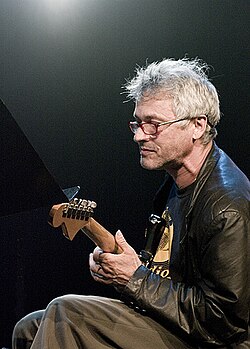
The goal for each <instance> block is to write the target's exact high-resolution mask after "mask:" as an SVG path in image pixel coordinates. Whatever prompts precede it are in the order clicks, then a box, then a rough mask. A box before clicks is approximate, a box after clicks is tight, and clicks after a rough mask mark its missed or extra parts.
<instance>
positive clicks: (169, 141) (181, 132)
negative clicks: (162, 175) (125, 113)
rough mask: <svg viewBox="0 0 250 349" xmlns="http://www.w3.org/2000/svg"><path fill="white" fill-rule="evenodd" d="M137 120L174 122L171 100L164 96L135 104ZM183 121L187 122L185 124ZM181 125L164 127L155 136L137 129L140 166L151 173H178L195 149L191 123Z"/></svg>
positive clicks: (146, 99)
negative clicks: (160, 171)
mask: <svg viewBox="0 0 250 349" xmlns="http://www.w3.org/2000/svg"><path fill="white" fill-rule="evenodd" d="M134 117H135V119H136V121H138V122H157V123H161V122H165V121H170V120H175V119H176V115H175V114H174V112H173V109H172V98H170V97H166V95H165V94H163V93H158V94H156V95H155V94H154V95H153V96H149V97H144V98H142V99H141V100H140V101H139V102H137V103H136V105H135V110H134ZM183 122H184V121H183ZM180 124H182V122H180V123H173V124H170V125H162V126H160V127H159V129H158V133H157V135H156V136H151V135H146V134H145V133H144V132H143V131H142V129H141V128H138V130H137V132H136V133H135V135H134V141H135V142H137V143H138V145H139V150H140V163H141V166H142V167H143V168H146V169H148V170H156V169H164V170H166V171H170V172H171V170H177V169H179V168H181V167H182V165H183V162H184V160H185V158H186V157H188V155H189V154H190V153H191V151H192V149H193V138H192V135H193V129H192V122H189V123H188V125H187V126H185V127H183V125H180Z"/></svg>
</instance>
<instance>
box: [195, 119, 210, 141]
mask: <svg viewBox="0 0 250 349" xmlns="http://www.w3.org/2000/svg"><path fill="white" fill-rule="evenodd" d="M206 126H207V118H206V116H205V115H204V116H203V115H201V116H198V117H197V118H195V119H194V132H193V140H196V139H200V138H201V137H202V136H203V134H204V132H205V131H206Z"/></svg>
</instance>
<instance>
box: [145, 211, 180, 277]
mask: <svg viewBox="0 0 250 349" xmlns="http://www.w3.org/2000/svg"><path fill="white" fill-rule="evenodd" d="M162 217H163V218H164V219H165V220H166V222H167V223H166V227H165V229H164V232H163V234H162V238H161V241H160V243H159V247H158V249H157V252H156V254H155V256H154V259H153V262H152V265H151V268H150V269H151V271H152V272H153V273H155V274H157V275H160V276H161V277H163V278H166V277H168V278H170V276H169V261H170V254H171V246H172V240H173V233H174V227H173V221H172V219H171V217H170V214H169V211H168V208H166V210H165V211H164V212H163V214H162Z"/></svg>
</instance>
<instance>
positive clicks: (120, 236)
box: [115, 230, 128, 251]
mask: <svg viewBox="0 0 250 349" xmlns="http://www.w3.org/2000/svg"><path fill="white" fill-rule="evenodd" d="M115 241H116V242H117V245H118V246H119V247H120V248H121V249H122V250H123V251H124V250H125V249H126V247H127V246H128V243H127V241H126V240H125V238H124V236H123V234H122V232H121V231H120V230H117V232H116V233H115Z"/></svg>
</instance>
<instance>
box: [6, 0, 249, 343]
mask: <svg viewBox="0 0 250 349" xmlns="http://www.w3.org/2000/svg"><path fill="white" fill-rule="evenodd" d="M63 3H64V4H65V8H62V4H63ZM248 6H249V3H248V1H244V0H237V1H236V0H235V1H232V0H220V1H215V0H210V1H208V0H196V1H194V0H188V1H187V0H91V1H87V0H71V1H69V2H68V5H67V1H66V0H65V1H61V2H60V1H52V0H40V1H36V0H23V1H17V0H1V2H0V45H1V51H0V52H1V53H0V72H1V79H0V98H1V99H3V101H4V102H5V103H6V105H7V106H8V108H9V109H10V111H11V112H12V114H13V116H14V117H15V119H16V121H17V122H18V124H19V125H20V127H21V128H22V130H23V131H24V133H25V134H26V136H27V137H28V139H29V141H30V142H31V144H32V145H33V146H34V148H35V149H36V151H37V153H38V154H39V156H40V157H41V158H42V160H43V161H44V163H45V165H46V166H47V168H48V169H49V171H50V172H51V173H52V175H53V176H54V177H55V179H56V181H57V182H58V183H59V185H60V186H61V187H63V188H66V187H70V186H73V185H80V186H81V190H80V193H79V196H81V197H85V198H89V199H91V200H95V201H96V202H97V204H98V209H97V213H96V218H97V220H99V221H100V222H101V223H102V224H103V225H104V226H105V227H107V228H108V229H110V230H111V231H112V232H114V231H116V230H117V229H118V228H120V229H121V230H122V231H123V232H124V234H125V236H126V237H127V239H128V241H129V243H131V244H132V245H133V246H134V247H135V248H136V249H138V250H139V249H140V247H141V246H142V241H143V231H144V226H145V221H146V219H147V216H148V215H149V213H150V211H151V199H152V197H153V194H154V192H155V190H156V189H157V187H158V185H159V183H160V182H161V180H162V178H163V173H161V172H148V171H145V170H143V169H141V168H140V166H139V164H138V152H137V147H136V145H135V144H133V142H132V135H131V134H130V133H129V132H130V131H129V130H128V127H127V122H128V120H129V119H130V118H131V114H132V111H133V105H132V103H123V101H124V99H125V97H124V95H122V94H121V91H122V90H121V85H122V84H123V83H124V82H125V78H126V77H129V76H132V75H133V72H134V67H135V65H136V64H139V65H144V64H145V61H146V60H148V61H149V62H151V61H154V60H161V59H162V58H163V57H175V58H181V57H183V56H184V55H185V54H187V55H188V57H190V58H192V57H196V56H198V57H200V58H202V59H204V60H205V61H207V62H208V63H209V64H210V65H211V66H212V67H213V69H211V72H210V77H211V78H212V80H213V83H214V84H215V85H216V87H217V88H218V90H219V94H220V98H221V110H222V113H223V117H222V120H221V123H220V126H219V128H218V131H219V136H218V139H217V143H218V144H219V146H221V147H222V148H223V149H224V150H226V152H227V153H228V154H229V155H230V156H231V157H232V158H233V160H234V161H235V162H236V163H237V164H238V165H239V166H240V167H241V168H242V170H243V171H244V172H245V173H246V174H248V175H249V170H250V168H249V118H248V108H247V107H248V105H249V99H248V91H249V84H248V82H249V73H248V72H249V37H250V35H249V34H250V33H249V11H248ZM39 217H43V215H42V216H39ZM17 219H18V221H19V222H20V217H18V218H17ZM27 219H28V221H27ZM22 222H26V224H27V227H28V228H27V230H28V231H29V233H28V235H29V234H31V235H30V238H29V239H26V240H25V241H23V240H21V241H22V243H19V245H18V246H17V245H16V239H17V240H18V241H19V242H20V236H19V235H20V234H21V236H22V232H23V231H24V230H25V228H24V227H23V228H22V229H19V230H18V229H17V230H16V229H14V228H13V225H10V226H9V225H8V224H9V223H8V224H7V223H6V224H5V227H4V229H5V230H6V229H7V230H8V229H10V231H12V234H10V235H9V236H8V238H6V237H5V238H6V239H9V240H8V241H5V242H4V243H5V244H6V246H8V248H9V249H10V251H9V252H10V254H11V253H13V251H12V249H14V250H15V251H16V249H17V248H18V253H19V256H20V255H21V256H23V258H24V259H25V266H26V267H25V268H23V269H21V274H22V277H23V278H22V280H25V290H26V291H23V292H24V294H23V295H22V297H20V301H21V300H22V301H23V304H25V305H20V307H19V308H18V309H19V313H25V312H26V311H31V310H34V309H36V308H41V307H44V306H45V305H46V304H47V303H48V302H49V300H50V299H51V298H53V297H55V296H57V295H61V294H64V293H83V294H90V293H92V294H93V293H94V294H102V295H108V296H116V294H115V292H114V291H113V290H112V289H111V288H109V287H107V288H103V287H100V286H99V285H97V284H96V283H94V282H92V281H91V279H90V277H89V274H88V265H87V260H88V253H89V252H90V251H91V250H92V248H93V245H92V243H91V242H90V241H88V240H87V239H86V238H85V237H84V236H82V235H78V236H77V237H76V239H75V240H74V241H73V242H72V243H69V242H68V241H66V240H65V239H64V238H62V237H61V235H60V234H59V233H58V232H57V233H55V234H53V233H52V232H51V230H50V229H49V228H47V225H46V224H45V223H44V221H43V219H42V221H41V222H40V221H39V220H38V219H37V218H36V215H34V214H33V213H32V215H29V218H25V219H22ZM26 224H25V226H26ZM33 230H34V231H35V232H36V233H35V234H32V231H33ZM17 236H19V238H18V237H17ZM45 236H46V238H45ZM9 284H10V275H6V274H4V277H3V278H2V281H1V288H2V289H3V290H4V292H5V294H6V292H8V296H9V299H11V298H12V297H15V296H14V295H13V294H12V291H11V287H10V286H9ZM6 289H7V291H6ZM0 311H1V310H0ZM0 316H1V319H0V322H1V323H4V322H5V316H6V314H1V315H0ZM16 317H17V315H16V314H13V317H12V319H13V321H14V320H15V319H16ZM0 328H1V338H4V340H2V341H4V343H0V345H9V342H8V341H9V339H5V338H7V337H8V338H9V333H10V331H11V329H10V328H7V329H4V327H3V326H2V325H1V327H0ZM7 333H8V336H7Z"/></svg>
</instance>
